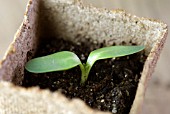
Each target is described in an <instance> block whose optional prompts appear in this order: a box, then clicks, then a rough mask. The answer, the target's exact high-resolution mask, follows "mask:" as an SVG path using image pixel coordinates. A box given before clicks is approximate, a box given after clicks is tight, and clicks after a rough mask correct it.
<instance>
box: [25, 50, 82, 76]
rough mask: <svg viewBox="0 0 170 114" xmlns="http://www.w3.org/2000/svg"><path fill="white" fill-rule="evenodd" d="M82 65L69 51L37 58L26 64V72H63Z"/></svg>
mask: <svg viewBox="0 0 170 114" xmlns="http://www.w3.org/2000/svg"><path fill="white" fill-rule="evenodd" d="M80 64H82V63H81V61H80V59H79V58H78V57H77V55H76V54H74V53H72V52H69V51H62V52H57V53H54V54H51V55H47V56H43V57H38V58H35V59H32V60H30V61H29V62H27V63H26V66H25V68H26V70H28V71H29V72H33V73H45V72H52V71H63V70H68V69H71V68H73V67H75V66H77V65H80Z"/></svg>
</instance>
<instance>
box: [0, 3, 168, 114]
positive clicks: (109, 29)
mask: <svg viewBox="0 0 170 114" xmlns="http://www.w3.org/2000/svg"><path fill="white" fill-rule="evenodd" d="M166 35H167V26H166V24H164V23H162V22H159V21H155V20H151V19H146V18H139V17H136V16H133V15H130V14H128V13H126V12H125V11H122V10H113V11H108V10H103V9H97V8H94V7H92V6H83V5H82V3H81V2H80V1H77V0H30V1H29V2H28V5H27V10H26V13H25V16H24V20H23V23H22V24H21V26H20V28H19V29H18V31H17V33H16V35H15V37H14V41H13V43H12V44H11V45H10V48H9V50H8V51H7V53H6V55H5V56H4V58H3V60H2V61H1V64H0V80H1V82H0V112H2V114H6V113H8V114H14V113H18V114H19V113H23V114H38V113H39V114H56V113H58V114H59V113H61V114H71V113H73V114H93V113H94V114H105V113H107V112H101V111H96V110H93V109H91V108H89V107H88V106H86V104H85V103H84V102H83V101H82V100H80V99H72V100H68V99H67V98H66V97H65V96H63V95H62V94H60V93H59V92H53V93H52V92H50V91H49V90H41V89H38V88H37V87H34V88H31V89H26V88H24V87H20V86H18V85H21V84H22V80H23V77H24V66H25V63H26V62H27V61H28V59H30V58H28V56H29V57H31V56H33V55H34V54H35V52H36V49H37V47H38V44H39V41H41V38H45V37H48V38H50V37H51V38H56V37H57V38H64V39H65V40H69V41H72V42H81V41H84V40H86V39H88V40H90V41H92V42H98V43H101V42H105V44H104V45H106V46H109V45H112V44H116V45H120V44H122V42H124V43H126V44H127V45H132V44H137V45H144V46H145V54H146V56H148V57H147V59H146V61H145V63H144V67H143V71H142V73H141V78H140V81H139V83H138V87H137V90H136V96H135V99H134V101H133V105H132V107H131V109H130V114H139V113H140V111H141V107H142V104H143V99H144V94H145V90H146V86H147V83H148V79H149V78H150V77H151V75H152V72H153V70H154V67H155V65H156V62H157V60H158V57H159V55H160V52H161V50H162V48H163V45H164V42H165V39H166ZM49 40H50V39H49Z"/></svg>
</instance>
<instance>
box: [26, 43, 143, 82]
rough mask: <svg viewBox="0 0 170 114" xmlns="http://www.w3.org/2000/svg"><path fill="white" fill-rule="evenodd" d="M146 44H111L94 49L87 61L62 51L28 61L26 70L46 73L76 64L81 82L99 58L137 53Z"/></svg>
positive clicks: (69, 67) (65, 68) (62, 69)
mask: <svg viewBox="0 0 170 114" xmlns="http://www.w3.org/2000/svg"><path fill="white" fill-rule="evenodd" d="M143 49H144V46H110V47H104V48H100V49H97V50H94V51H92V52H91V53H90V55H89V56H88V58H87V62H86V63H81V61H80V59H79V58H78V56H77V55H76V54H74V53H73V52H70V51H61V52H57V53H54V54H51V55H47V56H44V57H38V58H35V59H32V60H30V61H29V62H27V63H26V66H25V68H26V70H28V71H29V72H32V73H46V72H53V71H64V70H68V69H71V68H73V67H76V66H78V65H79V66H80V69H81V82H80V83H81V84H84V83H85V81H86V80H87V78H88V75H89V73H90V70H91V68H92V66H93V64H94V63H95V62H96V61H97V60H101V59H108V58H116V57H121V56H126V55H130V54H134V53H137V52H139V51H141V50H143Z"/></svg>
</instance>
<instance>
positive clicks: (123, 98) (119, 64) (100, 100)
mask: <svg viewBox="0 0 170 114" xmlns="http://www.w3.org/2000/svg"><path fill="white" fill-rule="evenodd" d="M100 47H103V44H96V43H95V44H94V43H91V42H90V41H88V42H86V43H85V42H82V43H77V44H75V43H72V42H69V41H65V40H63V39H57V40H56V39H55V40H43V41H42V43H41V44H40V46H39V49H38V51H37V53H36V55H35V56H34V57H40V56H45V55H48V54H52V53H55V52H58V51H72V52H75V53H76V54H77V55H78V56H79V57H80V59H81V60H82V62H84V63H85V62H86V59H87V57H88V55H89V53H90V52H91V51H92V50H94V49H97V48H100ZM29 59H30V57H29V56H28V60H29ZM145 60H146V56H144V54H143V52H139V53H136V54H133V55H130V56H125V57H120V58H116V59H114V58H113V59H106V60H99V61H97V62H96V63H95V64H94V66H93V67H92V69H91V71H90V74H89V77H88V80H87V81H86V83H85V85H80V77H81V71H80V68H79V66H77V67H75V68H73V69H70V70H67V71H60V72H51V73H42V74H34V73H29V72H27V71H25V76H24V80H23V85H22V86H24V87H32V86H39V87H40V88H41V89H50V90H51V91H56V90H59V91H61V92H62V93H63V94H64V95H66V96H67V97H68V98H80V99H82V100H83V101H85V102H86V104H87V105H89V106H90V107H92V108H94V109H99V110H102V111H110V112H112V113H113V114H128V113H129V111H130V108H131V105H132V103H133V100H134V97H135V94H136V89H137V85H138V82H139V78H140V76H141V72H142V69H143V64H144V61H145Z"/></svg>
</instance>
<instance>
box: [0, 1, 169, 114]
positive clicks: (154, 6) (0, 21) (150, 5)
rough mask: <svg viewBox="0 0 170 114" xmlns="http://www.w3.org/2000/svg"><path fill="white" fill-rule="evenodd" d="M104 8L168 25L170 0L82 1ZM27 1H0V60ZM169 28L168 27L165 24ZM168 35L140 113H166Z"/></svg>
mask: <svg viewBox="0 0 170 114" xmlns="http://www.w3.org/2000/svg"><path fill="white" fill-rule="evenodd" d="M83 1H84V2H85V3H87V4H93V5H94V6H96V7H100V8H107V9H117V8H118V9H124V10H126V11H127V12H129V13H131V14H135V15H137V16H140V17H149V18H154V19H158V20H162V21H163V22H165V23H167V24H168V25H170V14H169V10H170V6H169V4H170V0H107V1H106V0H83ZM26 3H27V0H17V1H16V0H15V1H14V0H0V59H2V57H3V55H4V53H5V50H6V49H7V47H8V46H9V44H10V42H12V40H13V36H14V34H15V32H16V30H17V29H18V27H19V26H20V24H21V22H22V20H23V15H24V12H25V7H26ZM168 29H169V27H168ZM169 37H170V36H168V39H167V41H166V44H165V47H164V49H163V51H162V53H161V56H160V59H159V61H158V64H157V67H156V69H155V72H154V74H153V76H152V79H151V80H150V83H149V85H148V89H147V92H146V97H145V101H144V102H145V103H144V106H143V112H142V114H160V113H162V114H169V113H170V108H169V107H170V76H169V74H170V69H169V65H170V61H169V60H168V58H169V57H170V38H169Z"/></svg>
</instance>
